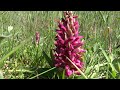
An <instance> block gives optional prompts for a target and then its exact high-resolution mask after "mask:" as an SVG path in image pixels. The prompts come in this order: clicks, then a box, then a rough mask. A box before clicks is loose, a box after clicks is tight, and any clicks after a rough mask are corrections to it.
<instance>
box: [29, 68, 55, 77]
mask: <svg viewBox="0 0 120 90" xmlns="http://www.w3.org/2000/svg"><path fill="white" fill-rule="evenodd" d="M55 68H56V67H53V68H51V69H48V70H46V71H44V72H42V73H40V74H38V75H36V76H33V77H31V78H29V79H33V78H35V77H38V76H40V75H42V74H45V73H47V72H49V71H51V70H53V69H55Z"/></svg>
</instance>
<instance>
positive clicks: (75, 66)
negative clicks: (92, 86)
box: [66, 57, 88, 79]
mask: <svg viewBox="0 0 120 90" xmlns="http://www.w3.org/2000/svg"><path fill="white" fill-rule="evenodd" d="M66 58H67V59H68V60H69V61H70V62H71V63H72V64H73V66H74V67H75V68H76V69H77V70H78V71H79V72H80V73H81V75H82V76H83V77H84V78H85V79H88V78H87V76H86V75H85V74H84V73H83V72H82V71H81V70H80V69H79V68H78V67H77V66H76V65H75V64H74V63H73V62H72V61H71V60H70V59H69V58H68V57H66Z"/></svg>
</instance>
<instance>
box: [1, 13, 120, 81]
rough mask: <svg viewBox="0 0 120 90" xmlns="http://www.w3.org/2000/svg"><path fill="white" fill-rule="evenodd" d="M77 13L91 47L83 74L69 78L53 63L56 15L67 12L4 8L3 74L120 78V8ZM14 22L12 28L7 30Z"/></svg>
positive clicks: (2, 18)
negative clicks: (37, 44) (37, 35)
mask: <svg viewBox="0 0 120 90" xmlns="http://www.w3.org/2000/svg"><path fill="white" fill-rule="evenodd" d="M74 13H75V14H76V15H78V20H79V23H80V29H79V31H80V35H82V36H84V41H85V45H84V48H85V49H86V50H87V52H86V53H85V54H84V62H85V69H84V72H82V75H73V76H71V77H69V78H68V77H66V76H65V75H64V71H63V72H60V71H59V70H57V69H56V68H54V66H53V64H52V57H51V50H52V49H53V48H54V38H55V34H56V32H55V29H56V28H58V27H57V22H56V19H60V18H61V17H62V16H63V15H62V11H0V26H1V27H0V78H5V79H33V78H35V79H84V78H89V79H99V78H105V79H119V78H120V73H119V72H120V47H118V48H116V47H117V46H118V45H120V12H119V11H75V12H74ZM10 25H11V26H13V30H12V31H11V32H9V31H8V30H7V28H8V26H10ZM108 27H110V30H111V31H110V30H109V28H108ZM36 31H39V32H40V43H39V46H38V47H36V46H35V44H34V38H35V32H36ZM109 31H110V32H109ZM32 38H33V39H32ZM76 68H77V67H76ZM79 71H80V70H79ZM80 72H81V71H80Z"/></svg>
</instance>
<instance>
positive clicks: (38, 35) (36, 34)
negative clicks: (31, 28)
mask: <svg viewBox="0 0 120 90" xmlns="http://www.w3.org/2000/svg"><path fill="white" fill-rule="evenodd" d="M35 36H36V46H38V44H39V41H40V34H39V32H36V33H35Z"/></svg>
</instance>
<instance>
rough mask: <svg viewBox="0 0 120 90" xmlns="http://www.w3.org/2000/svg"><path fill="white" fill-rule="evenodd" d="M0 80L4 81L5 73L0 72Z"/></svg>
mask: <svg viewBox="0 0 120 90" xmlns="http://www.w3.org/2000/svg"><path fill="white" fill-rule="evenodd" d="M0 79H4V77H3V72H2V71H1V70H0Z"/></svg>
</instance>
